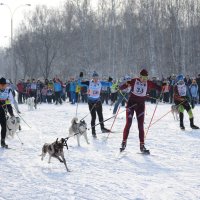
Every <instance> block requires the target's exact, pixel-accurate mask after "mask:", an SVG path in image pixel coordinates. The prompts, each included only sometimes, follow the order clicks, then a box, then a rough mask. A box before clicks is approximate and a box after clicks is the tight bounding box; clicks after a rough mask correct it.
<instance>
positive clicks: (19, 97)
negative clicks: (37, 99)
mask: <svg viewBox="0 0 200 200" xmlns="http://www.w3.org/2000/svg"><path fill="white" fill-rule="evenodd" d="M18 103H19V104H21V103H22V93H21V92H19V93H18Z"/></svg>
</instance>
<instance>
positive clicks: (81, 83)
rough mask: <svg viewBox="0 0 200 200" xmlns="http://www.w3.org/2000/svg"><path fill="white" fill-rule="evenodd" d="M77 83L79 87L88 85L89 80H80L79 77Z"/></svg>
mask: <svg viewBox="0 0 200 200" xmlns="http://www.w3.org/2000/svg"><path fill="white" fill-rule="evenodd" d="M77 83H78V85H79V86H81V87H87V88H88V86H89V84H90V82H89V81H81V80H80V79H79V80H78V82H77Z"/></svg>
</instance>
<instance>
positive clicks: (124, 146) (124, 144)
mask: <svg viewBox="0 0 200 200" xmlns="http://www.w3.org/2000/svg"><path fill="white" fill-rule="evenodd" d="M121 145H122V146H121V148H120V152H122V151H124V150H125V148H126V141H122V144H121Z"/></svg>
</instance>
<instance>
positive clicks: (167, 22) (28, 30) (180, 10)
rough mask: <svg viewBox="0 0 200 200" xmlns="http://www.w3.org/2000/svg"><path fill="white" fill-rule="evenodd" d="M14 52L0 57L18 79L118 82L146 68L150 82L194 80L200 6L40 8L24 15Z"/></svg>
mask: <svg viewBox="0 0 200 200" xmlns="http://www.w3.org/2000/svg"><path fill="white" fill-rule="evenodd" d="M12 49H13V51H12ZM12 49H7V51H6V53H5V52H4V53H2V54H1V55H3V56H4V58H5V59H4V62H5V63H6V64H11V63H14V68H15V69H14V74H15V78H16V79H18V78H26V77H30V78H32V77H44V78H49V77H50V76H53V75H55V74H56V75H58V76H60V77H66V76H70V75H78V74H79V73H78V72H80V71H83V72H84V73H85V74H86V75H89V74H90V73H91V72H92V71H93V70H96V71H98V72H99V74H101V75H102V76H109V75H111V76H113V77H119V76H121V75H124V74H137V73H138V72H139V70H140V69H141V68H142V67H145V68H147V69H148V70H149V71H150V75H151V76H159V77H161V76H162V75H163V76H165V77H166V76H168V75H170V74H172V73H174V74H178V73H183V74H187V73H188V74H190V75H191V76H194V75H196V74H197V73H199V69H200V0H99V1H98V4H97V7H96V8H92V7H91V4H90V1H89V0H71V1H66V3H65V5H64V6H63V7H62V8H60V9H52V8H47V7H45V6H40V7H36V8H35V10H34V11H33V12H31V13H28V14H26V15H25V17H24V21H23V22H22V23H21V25H20V26H19V29H18V30H17V33H15V41H14V43H13V47H12ZM8 55H12V56H14V61H13V62H11V61H10V62H9V61H8V60H7V59H8V58H9V56H8ZM12 56H10V57H12ZM1 60H2V59H1ZM1 63H3V61H2V62H1ZM3 65H4V66H5V64H4V63H3ZM8 69H9V67H8Z"/></svg>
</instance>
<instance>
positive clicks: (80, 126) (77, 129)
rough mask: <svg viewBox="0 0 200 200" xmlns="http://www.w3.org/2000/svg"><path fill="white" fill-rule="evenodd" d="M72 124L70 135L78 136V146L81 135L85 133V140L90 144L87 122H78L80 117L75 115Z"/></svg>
mask: <svg viewBox="0 0 200 200" xmlns="http://www.w3.org/2000/svg"><path fill="white" fill-rule="evenodd" d="M71 123H72V125H71V126H70V128H69V137H71V136H73V135H74V136H76V137H77V143H78V146H80V137H81V136H82V135H83V136H84V138H85V141H86V142H87V144H89V141H88V138H87V124H86V122H85V120H81V121H80V122H78V118H77V117H74V118H73V119H72V122H71Z"/></svg>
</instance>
